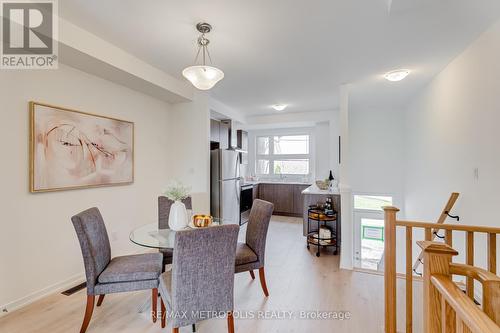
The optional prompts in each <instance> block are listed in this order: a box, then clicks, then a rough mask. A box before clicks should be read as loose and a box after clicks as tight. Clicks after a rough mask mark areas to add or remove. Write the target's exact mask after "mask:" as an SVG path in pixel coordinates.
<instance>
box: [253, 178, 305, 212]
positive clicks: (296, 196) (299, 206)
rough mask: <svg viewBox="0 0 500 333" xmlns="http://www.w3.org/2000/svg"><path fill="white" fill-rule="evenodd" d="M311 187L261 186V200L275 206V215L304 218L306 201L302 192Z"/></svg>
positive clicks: (288, 185) (287, 185) (292, 185)
mask: <svg viewBox="0 0 500 333" xmlns="http://www.w3.org/2000/svg"><path fill="white" fill-rule="evenodd" d="M307 187H309V185H294V184H259V191H258V197H259V199H262V200H266V201H269V202H272V203H273V204H274V214H276V215H287V216H299V217H300V216H302V213H303V212H302V211H303V209H304V207H303V206H304V201H303V198H302V191H303V190H304V189H306V188H307Z"/></svg>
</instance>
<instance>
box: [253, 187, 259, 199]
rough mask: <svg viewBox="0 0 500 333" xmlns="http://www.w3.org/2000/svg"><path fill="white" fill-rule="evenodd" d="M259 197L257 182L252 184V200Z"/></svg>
mask: <svg viewBox="0 0 500 333" xmlns="http://www.w3.org/2000/svg"><path fill="white" fill-rule="evenodd" d="M258 198H259V184H255V185H254V186H253V192H252V201H253V200H255V199H258Z"/></svg>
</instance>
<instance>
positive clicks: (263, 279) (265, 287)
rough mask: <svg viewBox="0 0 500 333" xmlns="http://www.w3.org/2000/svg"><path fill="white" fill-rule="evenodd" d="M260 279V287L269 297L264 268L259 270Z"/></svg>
mask: <svg viewBox="0 0 500 333" xmlns="http://www.w3.org/2000/svg"><path fill="white" fill-rule="evenodd" d="M259 278H260V285H261V286H262V291H264V295H266V297H268V296H269V291H268V290H267V284H266V275H265V274H264V267H261V268H259Z"/></svg>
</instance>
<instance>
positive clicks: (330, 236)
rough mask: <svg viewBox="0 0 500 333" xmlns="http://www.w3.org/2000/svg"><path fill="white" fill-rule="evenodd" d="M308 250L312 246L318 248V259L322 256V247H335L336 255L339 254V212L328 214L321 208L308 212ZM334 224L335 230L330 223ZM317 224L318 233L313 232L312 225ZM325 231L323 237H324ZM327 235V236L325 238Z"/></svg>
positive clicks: (311, 209)
mask: <svg viewBox="0 0 500 333" xmlns="http://www.w3.org/2000/svg"><path fill="white" fill-rule="evenodd" d="M307 217H308V220H307V249H310V246H311V245H313V246H316V247H317V252H316V257H319V256H320V249H321V248H322V247H326V248H328V247H331V246H333V247H335V250H334V252H333V254H334V255H337V254H338V245H339V244H338V237H337V230H339V222H338V219H337V212H336V211H331V212H328V213H326V212H325V211H324V210H321V209H319V208H309V209H308V211H307ZM332 222H333V223H334V225H335V229H332V228H331V227H330V226H329V225H328V223H332ZM312 223H316V225H317V227H318V228H317V231H311V224H312ZM322 231H323V235H322ZM325 234H326V236H325Z"/></svg>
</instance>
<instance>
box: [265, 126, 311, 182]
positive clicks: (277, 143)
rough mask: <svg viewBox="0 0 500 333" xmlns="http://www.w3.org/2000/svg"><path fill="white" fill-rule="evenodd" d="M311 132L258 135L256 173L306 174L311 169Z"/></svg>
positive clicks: (270, 174)
mask: <svg viewBox="0 0 500 333" xmlns="http://www.w3.org/2000/svg"><path fill="white" fill-rule="evenodd" d="M310 145H311V139H310V135H309V134H286V135H263V136H257V137H256V149H255V173H256V174H257V175H259V176H272V175H295V176H304V175H308V174H309V173H310V169H311V154H310V151H311V147H310Z"/></svg>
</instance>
